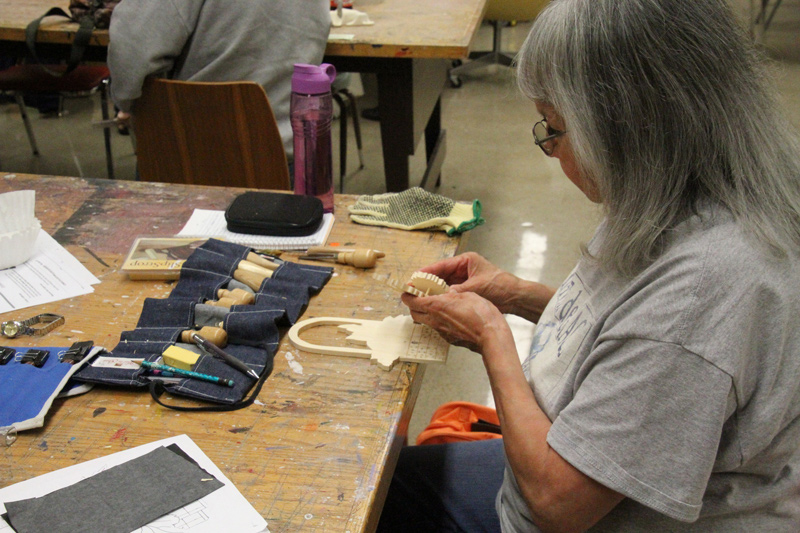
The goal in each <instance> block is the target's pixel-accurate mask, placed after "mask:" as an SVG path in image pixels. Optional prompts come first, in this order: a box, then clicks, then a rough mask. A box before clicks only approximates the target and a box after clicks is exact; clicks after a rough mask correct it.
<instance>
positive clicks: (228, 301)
mask: <svg viewBox="0 0 800 533" xmlns="http://www.w3.org/2000/svg"><path fill="white" fill-rule="evenodd" d="M204 303H205V305H210V306H212V307H230V306H232V305H239V302H237V301H236V300H234V299H233V298H220V299H219V300H206V301H205V302H204Z"/></svg>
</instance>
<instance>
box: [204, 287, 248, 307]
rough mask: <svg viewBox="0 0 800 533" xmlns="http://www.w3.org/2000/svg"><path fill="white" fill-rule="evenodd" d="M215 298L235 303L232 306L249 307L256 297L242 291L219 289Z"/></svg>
mask: <svg viewBox="0 0 800 533" xmlns="http://www.w3.org/2000/svg"><path fill="white" fill-rule="evenodd" d="M217 298H219V299H223V298H225V299H226V300H233V301H234V302H235V303H234V304H233V305H251V304H252V303H254V302H255V301H256V295H255V294H253V293H252V292H247V291H246V290H244V289H233V290H228V289H220V290H218V291H217ZM206 303H210V302H206Z"/></svg>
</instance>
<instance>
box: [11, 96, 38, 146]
mask: <svg viewBox="0 0 800 533" xmlns="http://www.w3.org/2000/svg"><path fill="white" fill-rule="evenodd" d="M14 100H16V101H17V106H19V112H20V114H21V115H22V122H23V123H24V124H25V131H27V132H28V142H29V143H30V144H31V149H32V150H33V155H39V148H38V147H37V146H36V137H34V136H33V128H32V127H31V121H30V119H28V111H27V110H26V109H25V102H24V101H23V100H22V93H19V92H16V91H15V92H14Z"/></svg>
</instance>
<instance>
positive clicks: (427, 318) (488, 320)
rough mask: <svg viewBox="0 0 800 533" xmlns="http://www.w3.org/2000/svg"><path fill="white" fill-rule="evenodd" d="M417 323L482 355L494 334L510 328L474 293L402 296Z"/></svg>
mask: <svg viewBox="0 0 800 533" xmlns="http://www.w3.org/2000/svg"><path fill="white" fill-rule="evenodd" d="M402 300H403V303H404V304H406V305H407V306H408V308H409V310H411V318H413V319H414V322H418V323H421V324H426V325H428V326H430V327H432V328H433V329H435V330H436V331H437V332H439V334H440V335H441V336H442V337H443V338H444V339H445V340H446V341H447V342H449V343H451V344H454V345H455V346H463V347H465V348H469V349H470V350H472V351H474V352H478V353H479V354H483V348H484V346H485V345H486V342H487V340H488V338H489V336H491V335H496V334H498V333H500V332H501V331H505V330H508V331H509V334H510V330H509V328H508V323H507V322H506V320H505V317H503V315H502V313H500V311H499V310H498V309H497V307H495V306H494V305H493V304H492V303H491V302H489V301H488V300H486V299H485V298H482V297H481V296H478V295H477V294H475V293H473V292H454V291H450V292H447V293H445V294H442V295H438V296H413V295H411V294H403V295H402Z"/></svg>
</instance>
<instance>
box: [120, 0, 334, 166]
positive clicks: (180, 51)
mask: <svg viewBox="0 0 800 533" xmlns="http://www.w3.org/2000/svg"><path fill="white" fill-rule="evenodd" d="M330 26H331V16H330V4H329V3H328V2H326V1H323V0H313V1H303V2H298V1H296V0H124V1H122V2H120V3H119V4H118V5H117V7H115V8H114V13H113V15H112V17H111V28H110V29H109V40H110V42H109V45H108V67H109V69H110V70H111V97H112V98H113V100H114V102H115V103H116V105H117V107H119V108H120V109H122V110H123V111H131V107H132V104H133V102H134V101H135V100H136V99H137V98H139V96H141V94H142V84H143V83H144V79H145V77H147V76H149V75H156V74H158V75H165V76H166V77H169V78H171V79H176V80H184V81H241V80H244V81H254V82H256V83H259V84H261V85H262V86H263V87H264V90H265V91H266V93H267V96H268V97H269V103H270V105H271V107H272V111H273V112H274V113H275V118H276V120H277V122H278V129H279V130H280V133H281V139H282V140H283V144H284V148H285V149H286V155H287V157H288V158H289V160H290V161H291V159H292V155H293V153H294V149H293V146H292V127H291V124H290V121H289V102H290V96H291V90H292V89H291V78H292V72H293V70H294V64H295V63H309V64H315V65H318V64H319V63H320V61H322V56H323V54H324V53H325V47H326V46H327V43H328V34H329V32H330Z"/></svg>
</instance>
